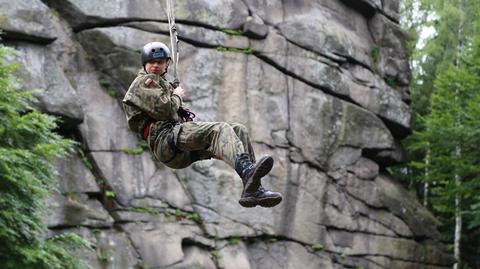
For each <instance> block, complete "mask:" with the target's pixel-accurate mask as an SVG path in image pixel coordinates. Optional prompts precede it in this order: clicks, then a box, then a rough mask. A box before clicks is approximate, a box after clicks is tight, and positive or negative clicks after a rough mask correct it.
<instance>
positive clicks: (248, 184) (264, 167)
mask: <svg viewBox="0 0 480 269" xmlns="http://www.w3.org/2000/svg"><path fill="white" fill-rule="evenodd" d="M272 167H273V158H272V157H271V156H265V157H262V158H260V160H258V162H257V163H253V162H252V161H251V159H250V154H248V153H241V154H239V155H238V156H237V160H236V161H235V171H237V173H238V175H239V176H240V178H241V179H242V182H243V192H249V193H253V192H255V191H257V190H258V187H260V185H261V183H262V182H261V179H262V177H264V176H265V175H266V174H268V173H269V172H270V170H272Z"/></svg>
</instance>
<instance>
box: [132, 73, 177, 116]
mask: <svg viewBox="0 0 480 269" xmlns="http://www.w3.org/2000/svg"><path fill="white" fill-rule="evenodd" d="M149 79H150V80H149ZM151 81H153V79H152V77H151V76H149V75H147V76H143V77H140V78H138V80H137V81H136V83H135V84H134V85H132V87H131V88H130V89H129V90H128V92H127V94H126V96H125V99H124V102H125V103H126V104H130V105H135V106H136V107H138V108H139V109H141V110H142V111H144V112H145V113H147V114H148V115H149V116H150V117H152V118H153V119H155V120H175V119H177V117H178V116H177V110H178V108H179V107H180V106H181V105H182V98H181V97H180V96H178V95H176V94H173V93H172V91H171V90H169V89H167V88H163V87H161V85H157V84H156V83H155V82H151Z"/></svg>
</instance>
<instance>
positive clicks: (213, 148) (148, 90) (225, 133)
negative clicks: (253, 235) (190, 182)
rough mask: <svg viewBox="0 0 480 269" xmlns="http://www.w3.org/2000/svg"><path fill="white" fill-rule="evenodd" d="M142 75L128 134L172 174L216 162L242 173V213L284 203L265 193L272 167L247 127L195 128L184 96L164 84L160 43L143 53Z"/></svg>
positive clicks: (130, 105) (129, 99)
mask: <svg viewBox="0 0 480 269" xmlns="http://www.w3.org/2000/svg"><path fill="white" fill-rule="evenodd" d="M141 58H142V65H143V69H142V70H140V71H139V73H138V75H137V77H136V78H135V80H134V81H133V82H132V84H131V85H130V88H129V89H128V91H127V93H126V95H125V97H124V99H123V103H124V110H125V113H126V116H127V122H128V126H129V128H130V129H131V130H132V131H134V132H136V133H139V134H140V135H141V136H142V137H143V138H144V139H145V140H146V141H147V143H148V145H149V147H150V150H151V151H152V153H153V154H154V155H155V157H156V158H157V159H158V160H159V161H161V162H163V163H164V164H165V165H167V166H168V167H171V168H185V167H187V166H189V165H190V164H192V163H193V162H195V161H198V160H204V159H210V158H212V157H215V158H217V159H220V160H223V161H225V162H226V163H227V164H229V165H230V166H231V167H232V168H234V169H235V171H236V172H237V173H238V175H239V176H240V178H241V179H242V183H243V192H242V195H241V198H240V200H239V203H240V204H241V205H242V206H244V207H254V206H257V205H260V206H263V207H272V206H275V205H277V204H279V203H280V202H281V201H282V196H281V194H280V193H278V192H272V191H268V190H265V189H264V188H263V187H262V184H261V178H262V177H264V176H265V175H267V174H268V173H269V172H270V170H271V169H272V166H273V158H272V157H271V156H265V157H262V158H260V159H259V160H258V162H255V154H254V152H253V148H252V145H251V142H250V137H249V134H248V131H247V129H246V127H245V126H243V125H240V124H228V123H225V122H194V121H193V117H194V114H193V113H192V112H190V111H188V110H187V109H184V108H183V107H182V104H183V98H184V97H185V94H186V93H185V90H184V89H183V88H181V87H174V86H173V84H172V83H169V82H168V81H167V80H166V79H165V74H166V73H167V69H168V65H169V63H170V60H171V54H170V50H169V49H168V47H167V46H166V45H165V44H164V43H161V42H151V43H148V44H146V45H145V46H144V47H143V49H142V57H141Z"/></svg>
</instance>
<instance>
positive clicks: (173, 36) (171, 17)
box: [167, 0, 180, 86]
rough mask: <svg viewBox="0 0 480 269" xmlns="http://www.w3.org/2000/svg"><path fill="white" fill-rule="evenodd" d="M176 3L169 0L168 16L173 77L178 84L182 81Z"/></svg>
mask: <svg viewBox="0 0 480 269" xmlns="http://www.w3.org/2000/svg"><path fill="white" fill-rule="evenodd" d="M173 8H174V4H173V0H167V17H168V26H169V30H170V46H171V50H172V62H173V77H174V79H175V80H174V84H176V86H178V85H179V84H180V81H179V80H178V76H177V65H178V56H179V52H178V43H179V40H178V34H177V27H176V25H175V14H174V11H173Z"/></svg>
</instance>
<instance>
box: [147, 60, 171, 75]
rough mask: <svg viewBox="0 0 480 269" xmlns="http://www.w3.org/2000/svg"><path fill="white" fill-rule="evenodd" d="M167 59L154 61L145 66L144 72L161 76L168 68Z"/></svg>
mask: <svg viewBox="0 0 480 269" xmlns="http://www.w3.org/2000/svg"><path fill="white" fill-rule="evenodd" d="M168 61H169V60H167V59H155V60H151V61H150V62H147V63H146V64H145V70H146V71H147V73H149V74H163V73H165V71H166V70H167V67H168Z"/></svg>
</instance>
